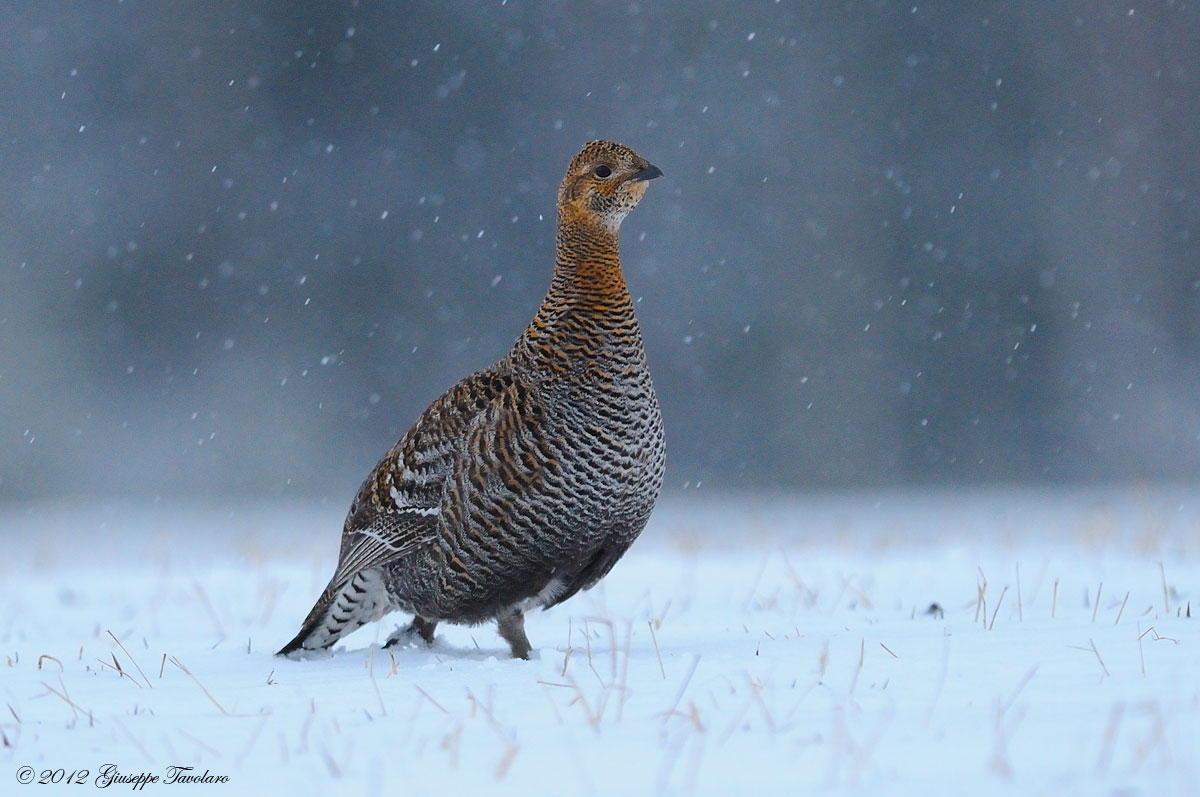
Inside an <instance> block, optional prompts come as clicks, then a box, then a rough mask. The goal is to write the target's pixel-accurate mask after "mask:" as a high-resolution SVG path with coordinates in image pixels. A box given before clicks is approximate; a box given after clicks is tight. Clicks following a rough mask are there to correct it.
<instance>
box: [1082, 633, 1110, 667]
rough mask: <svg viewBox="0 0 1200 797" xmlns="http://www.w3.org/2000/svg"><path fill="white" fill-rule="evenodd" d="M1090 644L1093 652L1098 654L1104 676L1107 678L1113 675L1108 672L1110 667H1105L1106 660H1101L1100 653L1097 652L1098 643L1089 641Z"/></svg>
mask: <svg viewBox="0 0 1200 797" xmlns="http://www.w3.org/2000/svg"><path fill="white" fill-rule="evenodd" d="M1088 642H1090V643H1091V645H1092V652H1093V653H1095V654H1096V661H1098V662H1100V669H1102V670H1104V674H1105V675H1106V676H1111V675H1112V673H1110V672H1109V671H1108V667H1105V666H1104V659H1102V658H1100V651H1098V650H1096V641H1095V640H1094V639H1089V640H1088Z"/></svg>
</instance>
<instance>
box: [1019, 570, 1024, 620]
mask: <svg viewBox="0 0 1200 797" xmlns="http://www.w3.org/2000/svg"><path fill="white" fill-rule="evenodd" d="M1023 603H1024V602H1023V601H1022V600H1021V563H1020V562H1017V622H1018V623H1023V622H1025V609H1024V608H1023V606H1022V604H1023Z"/></svg>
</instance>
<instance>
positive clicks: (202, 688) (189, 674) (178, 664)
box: [171, 656, 230, 717]
mask: <svg viewBox="0 0 1200 797" xmlns="http://www.w3.org/2000/svg"><path fill="white" fill-rule="evenodd" d="M171 663H172V664H174V665H175V666H176V667H178V668H179V669H181V670H183V672H184V674H185V675H187V677H188V678H191V679H192V680H193V681H195V682H196V686H198V687H200V691H201V692H203V693H204V696H205V697H207V698H208V699H209V700H210V701H212V704H213V705H214V706H216V707H217V710H218V711H220V712H221V713H222V714H224V715H225V716H226V717H228V716H230V714H229V712H228V711H226V710H225V707H224V706H222V705H221V704H220V703H218V702H217V699H216V698H215V697H213V695H212V692H210V691H208V688H207V687H206V686H205V685H204V684H202V683H200V679H199V678H197V677H196V676H194V675H192V671H191V670H189V669H188V668H187V667H184V666H183V662H181V661H180V660H179V659H177V658H175V657H174V656H172V657H171Z"/></svg>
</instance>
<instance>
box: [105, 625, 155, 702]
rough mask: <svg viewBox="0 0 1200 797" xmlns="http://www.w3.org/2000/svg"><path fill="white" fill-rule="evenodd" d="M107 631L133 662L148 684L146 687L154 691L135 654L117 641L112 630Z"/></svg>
mask: <svg viewBox="0 0 1200 797" xmlns="http://www.w3.org/2000/svg"><path fill="white" fill-rule="evenodd" d="M105 631H106V632H107V633H108V635H109V636H110V637H112V641H113V642H116V643H117V646H118V647H119V648H121V650H122V651H124V653H125V655H126V656H128V657H129V660H130V661H132V662H133V666H134V668H135V669H136V670H137V671H138V674H139V675H141V676H142V680H143V681H145V682H146V686H149V687H150V688H151V689H153V688H154V685H153V684H151V683H150V679H149V678H147V677H146V673H144V672H142V668H141V665H139V664H138V663H137V659H135V658H134V657H133V654H132V653H130V652H129V651H128V650H126V648H125V646H124V645H122V644H121V640H119V639H117V637H116V635H115V634H113V632H112V631H111V630H108V629H105ZM114 658H115V657H114Z"/></svg>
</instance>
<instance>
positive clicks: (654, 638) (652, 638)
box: [563, 620, 667, 681]
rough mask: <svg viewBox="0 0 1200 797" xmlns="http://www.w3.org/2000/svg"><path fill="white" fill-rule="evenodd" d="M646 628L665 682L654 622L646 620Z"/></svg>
mask: <svg viewBox="0 0 1200 797" xmlns="http://www.w3.org/2000/svg"><path fill="white" fill-rule="evenodd" d="M646 626H647V627H648V628H649V629H650V641H651V642H653V643H654V655H655V656H657V657H658V671H659V672H661V673H662V679H663V680H664V681H665V680H667V668H666V667H664V666H663V660H662V652H661V651H660V650H659V649H658V637H657V636H655V634H654V621H653V620H647V621H646ZM566 669H567V666H566V662H564V663H563V672H566Z"/></svg>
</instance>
